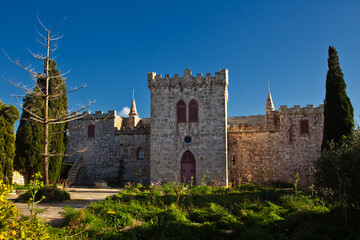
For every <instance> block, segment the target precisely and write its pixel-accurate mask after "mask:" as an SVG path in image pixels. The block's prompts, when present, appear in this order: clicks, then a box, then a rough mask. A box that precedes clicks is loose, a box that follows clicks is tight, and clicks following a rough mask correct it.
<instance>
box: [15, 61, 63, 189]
mask: <svg viewBox="0 0 360 240" xmlns="http://www.w3.org/2000/svg"><path fill="white" fill-rule="evenodd" d="M45 64H46V63H45ZM49 67H50V71H49V76H50V77H52V78H51V80H50V82H49V94H50V95H52V96H53V97H52V98H51V99H50V101H49V118H50V119H54V118H59V117H61V116H64V115H66V114H67V110H68V100H67V94H66V86H65V82H64V80H63V79H62V77H61V74H60V71H59V70H57V69H56V62H55V61H54V60H50V61H49ZM37 86H39V87H40V88H41V90H43V89H44V86H45V78H44V77H39V78H38V79H37ZM39 92H40V89H38V88H37V87H36V86H35V88H34V91H33V93H32V94H28V95H27V96H26V97H25V98H24V108H25V109H28V110H29V111H31V112H32V113H35V114H36V115H38V116H40V117H43V116H44V107H45V105H44V104H45V103H44V99H43V97H39V95H38V93H39ZM30 116H31V115H30V113H29V112H28V111H23V113H22V115H21V120H20V125H19V128H18V131H17V133H16V157H15V163H14V166H15V169H17V170H20V171H22V172H23V173H24V174H25V176H26V178H27V179H29V178H30V176H32V175H33V174H34V173H36V172H43V164H44V163H43V157H42V152H43V142H44V127H43V125H42V124H39V123H36V122H32V121H29V119H30ZM67 129H68V123H59V124H52V125H50V127H49V142H50V144H49V152H50V154H51V155H53V156H50V158H49V181H50V182H52V183H55V182H56V181H57V180H58V178H59V177H60V172H61V166H62V162H63V156H62V155H63V154H64V153H65V150H66V144H67V134H66V131H67Z"/></svg>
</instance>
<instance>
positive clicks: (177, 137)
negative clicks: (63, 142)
mask: <svg viewBox="0 0 360 240" xmlns="http://www.w3.org/2000/svg"><path fill="white" fill-rule="evenodd" d="M227 86H228V70H227V69H221V70H220V71H219V72H217V73H215V75H211V74H210V73H206V75H205V76H203V75H202V74H197V75H196V76H193V75H192V73H191V71H190V70H189V69H186V70H185V72H184V74H183V76H181V77H180V76H179V74H175V75H174V76H173V77H170V75H169V74H166V75H165V77H162V76H161V75H156V73H154V72H151V73H148V88H149V90H150V92H151V118H143V119H141V118H139V115H138V113H137V110H136V104H135V100H134V99H133V100H132V104H131V109H130V113H129V118H122V117H120V116H118V115H117V114H116V112H115V111H109V112H108V113H103V112H102V111H96V112H95V114H90V113H89V112H84V113H83V114H84V117H83V118H81V119H79V120H76V121H74V122H71V124H70V138H69V143H68V147H67V151H68V153H71V152H72V151H74V150H76V149H86V151H81V152H78V153H76V154H74V155H71V156H70V157H68V158H67V159H66V163H69V164H70V165H71V168H69V170H68V178H69V180H70V182H71V183H74V184H78V185H90V184H94V182H97V181H99V180H105V181H107V182H108V183H109V184H110V185H124V184H126V183H127V182H142V183H144V184H149V183H150V182H157V181H159V180H161V181H162V182H167V181H181V182H189V181H192V182H193V183H195V184H200V183H201V182H202V181H203V182H205V183H207V184H216V185H222V186H228V185H229V183H232V184H241V183H246V182H257V183H259V182H269V181H271V182H294V174H295V173H296V172H298V173H299V176H300V184H304V185H306V184H309V183H310V181H309V177H310V173H311V167H312V162H313V161H314V160H315V159H316V157H317V156H318V155H319V154H320V149H321V141H322V133H323V122H324V115H323V112H324V107H323V105H320V106H319V107H313V106H312V105H307V106H306V107H304V108H300V106H294V107H292V108H288V107H287V106H281V107H280V108H279V110H275V108H274V104H273V101H272V97H271V94H270V92H269V93H268V96H267V100H266V107H265V115H257V116H241V117H228V116H227V101H228V90H227Z"/></svg>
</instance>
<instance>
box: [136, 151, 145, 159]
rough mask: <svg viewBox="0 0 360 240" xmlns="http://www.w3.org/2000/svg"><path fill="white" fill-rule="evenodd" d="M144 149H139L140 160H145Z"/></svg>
mask: <svg viewBox="0 0 360 240" xmlns="http://www.w3.org/2000/svg"><path fill="white" fill-rule="evenodd" d="M144 157H145V156H144V149H143V148H139V150H138V159H144Z"/></svg>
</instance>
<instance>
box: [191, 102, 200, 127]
mask: <svg viewBox="0 0 360 240" xmlns="http://www.w3.org/2000/svg"><path fill="white" fill-rule="evenodd" d="M198 121H199V115H198V104H197V102H196V101H195V100H194V99H193V100H191V101H190V102H189V122H198Z"/></svg>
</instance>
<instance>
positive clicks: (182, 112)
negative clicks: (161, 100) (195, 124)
mask: <svg viewBox="0 0 360 240" xmlns="http://www.w3.org/2000/svg"><path fill="white" fill-rule="evenodd" d="M176 119H177V122H178V123H184V122H186V103H185V102H184V100H182V99H180V100H179V101H178V102H177V103H176Z"/></svg>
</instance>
